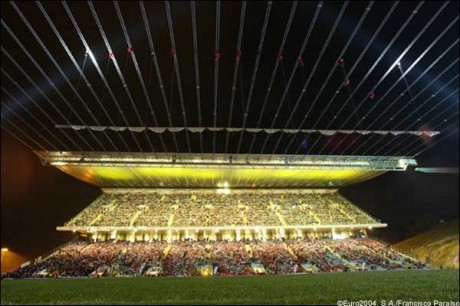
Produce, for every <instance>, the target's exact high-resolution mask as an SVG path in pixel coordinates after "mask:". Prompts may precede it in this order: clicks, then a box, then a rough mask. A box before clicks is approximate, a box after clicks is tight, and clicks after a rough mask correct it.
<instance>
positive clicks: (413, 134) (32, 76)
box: [1, 1, 458, 304]
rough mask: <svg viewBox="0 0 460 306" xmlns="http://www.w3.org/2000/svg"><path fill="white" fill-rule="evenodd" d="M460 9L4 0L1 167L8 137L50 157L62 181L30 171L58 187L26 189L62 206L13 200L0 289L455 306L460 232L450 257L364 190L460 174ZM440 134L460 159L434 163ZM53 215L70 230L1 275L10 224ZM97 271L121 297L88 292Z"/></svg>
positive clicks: (168, 299) (46, 164)
mask: <svg viewBox="0 0 460 306" xmlns="http://www.w3.org/2000/svg"><path fill="white" fill-rule="evenodd" d="M455 7H457V9H455ZM457 12H458V3H451V2H404V3H403V2H401V3H400V2H374V1H371V2H366V3H365V2H347V1H346V2H340V3H339V2H329V1H326V2H323V1H319V2H297V1H293V2H272V1H268V2H246V1H243V2H233V1H232V2H230V1H229V2H227V1H222V2H221V1H217V2H169V1H165V2H164V3H163V2H145V3H144V2H142V1H141V2H139V3H132V2H87V3H83V2H62V3H48V2H43V3H40V2H36V3H26V2H24V3H15V2H10V3H4V2H2V115H1V116H2V126H1V127H2V136H3V135H5V137H7V139H8V140H7V141H5V144H4V143H3V141H2V168H3V165H4V163H5V165H7V162H6V161H5V162H4V157H3V156H4V155H5V153H4V152H8V158H10V159H13V158H20V157H17V156H15V155H16V154H17V155H19V156H20V155H21V154H27V156H29V155H34V156H33V162H31V164H33V163H36V164H37V166H30V167H31V168H30V169H37V170H33V171H36V172H42V171H43V172H45V171H50V172H49V173H52V175H53V176H54V177H55V178H59V179H50V180H48V179H43V182H40V181H35V182H34V183H33V184H34V185H37V186H47V187H43V188H45V189H44V190H47V189H46V188H50V190H52V191H51V194H52V195H53V196H48V197H41V196H39V194H40V192H39V191H37V192H36V193H35V195H33V194H32V192H31V190H33V189H32V188H31V190H27V188H26V189H25V190H24V189H22V191H20V192H19V193H24V194H27V196H26V195H24V196H23V197H22V199H25V198H26V197H27V198H28V200H27V201H35V202H34V204H35V205H38V207H37V208H35V209H36V211H37V212H38V211H42V212H43V213H45V212H46V214H44V215H40V213H38V214H37V215H35V216H30V217H29V218H30V219H27V217H23V216H22V215H21V214H20V215H19V217H17V216H16V217H15V216H14V215H13V214H10V213H8V212H7V210H6V208H5V210H4V205H3V204H2V304H3V303H13V304H15V303H51V304H54V303H58V304H59V303H71V304H73V303H77V304H79V303H83V304H84V303H93V302H95V303H102V304H103V303H128V304H129V303H147V304H177V303H179V304H183V303H189V304H199V303H203V302H206V303H210V304H228V303H230V304H235V303H243V304H248V303H249V304H251V303H252V304H266V303H282V304H299V303H300V304H318V303H319V304H324V303H326V304H330V303H339V301H340V300H346V299H349V300H364V299H368V300H376V299H379V301H380V303H383V302H382V301H384V300H382V299H386V300H390V299H395V300H396V299H406V300H434V299H437V300H440V301H451V302H453V303H457V304H458V270H455V268H456V269H458V241H457V244H456V251H455V247H454V248H453V252H454V253H453V254H454V256H455V254H457V255H456V256H457V257H456V258H457V259H456V260H457V262H455V259H454V262H453V265H452V258H451V257H452V256H451V255H450V254H451V253H449V256H448V259H447V260H446V261H447V262H449V264H444V268H454V270H444V269H443V267H442V265H441V266H440V265H438V264H437V263H436V262H435V261H433V260H432V259H431V258H430V256H431V257H434V255H426V256H425V257H423V256H419V255H417V254H416V253H415V252H411V251H413V249H414V247H413V246H411V247H410V248H407V247H406V248H398V247H396V246H392V245H391V244H390V243H389V242H386V241H385V239H380V236H379V233H381V232H382V231H385V230H387V231H388V230H390V231H391V230H392V229H391V227H392V224H391V220H388V221H387V220H385V219H383V218H382V219H383V220H380V215H382V216H384V215H385V214H381V213H378V212H379V209H383V208H379V209H377V208H375V205H374V206H372V203H370V204H369V205H370V206H366V205H361V204H360V205H358V204H357V203H355V202H354V201H353V200H352V199H350V198H349V197H348V196H347V191H346V190H348V189H349V188H353V186H364V184H370V183H372V182H375V181H378V180H380V179H383V178H385V177H390V176H391V177H392V178H396V179H395V180H394V184H393V186H392V185H391V184H388V185H387V188H386V189H380V190H379V191H378V193H377V194H376V195H374V196H373V198H372V200H373V201H374V200H375V202H376V203H377V202H378V198H380V197H385V194H391V193H392V192H393V189H395V190H396V189H397V188H398V187H397V186H396V185H397V184H398V182H399V184H401V182H403V180H401V177H403V179H404V176H405V175H406V176H408V175H413V174H414V173H417V175H428V174H425V173H437V174H436V175H438V176H439V177H441V178H440V179H439V182H440V183H441V184H444V183H445V182H448V183H447V184H452V181H453V182H455V180H457V182H458V149H457V151H455V150H453V149H452V148H453V147H452V143H457V146H458V88H456V84H455V83H458V13H457ZM2 138H3V137H2ZM438 143H439V145H438ZM446 143H448V144H446ZM437 145H438V146H440V145H444V148H445V149H446V148H447V150H448V151H451V150H452V152H447V153H446V150H444V151H441V150H439V151H435V149H436V147H437ZM18 146H19V147H20V149H11V150H10V151H6V149H5V151H4V149H3V147H5V148H7V147H8V148H18ZM432 147H434V149H431V148H432ZM429 149H431V150H429ZM426 151H428V152H427V153H429V152H430V151H431V152H434V153H433V154H434V155H435V156H436V157H439V158H447V157H446V156H450V155H452V154H453V155H454V156H456V159H455V158H454V160H456V161H457V168H448V167H447V166H446V164H444V165H441V166H438V167H436V168H435V167H428V166H426V165H425V164H428V163H424V162H420V160H422V161H424V160H426V159H424V154H426V153H425V152H426ZM20 152H25V153H20ZM449 154H450V155H449ZM5 160H6V157H5ZM38 163H39V165H38ZM8 165H10V166H9V168H8V169H9V171H12V172H9V175H10V176H11V178H13V177H14V178H15V179H16V182H18V183H17V184H19V185H20V184H21V183H20V182H21V179H22V177H23V175H24V174H22V173H21V171H20V169H21V168H17V170H15V169H14V168H13V164H12V162H10V163H8ZM17 167H21V166H20V164H18V166H17ZM27 167H28V166H27ZM34 167H35V168H34ZM416 167H417V168H416ZM23 169H25V168H23ZM30 169H25V170H27V171H32V170H30ZM33 171H32V172H33ZM5 173H6V172H5ZM40 175H42V174H40ZM455 175H456V178H455ZM5 176H6V174H5ZM452 176H454V178H453V179H452ZM3 177H4V174H3V170H2V181H3ZM37 177H38V176H37ZM43 177H44V178H45V176H43ZM50 177H51V176H50ZM61 177H62V179H61ZM11 180H12V181H13V179H11ZM398 180H399V181H398ZM406 180H407V178H406ZM56 182H66V183H65V184H60V183H56ZM53 184H54V186H53ZM435 184H436V182H430V185H428V186H427V187H426V188H427V189H428V190H426V191H425V192H427V193H430V192H432V193H433V194H436V195H437V194H438V193H436V192H439V193H452V195H449V197H447V198H446V199H447V200H446V199H444V200H443V202H444V203H443V204H442V205H445V206H442V207H448V209H445V211H444V212H443V213H444V214H443V215H442V214H441V213H438V214H437V215H436V216H438V217H439V218H441V217H442V218H446V219H447V218H449V219H455V218H457V219H458V205H457V204H455V205H457V206H455V205H452V203H453V202H452V200H451V199H454V201H455V196H456V199H457V202H458V189H457V190H456V193H455V191H448V189H447V187H445V186H444V187H441V188H440V191H435V189H436V187H434V186H435ZM19 185H18V186H19ZM444 185H445V184H444ZM11 186H12V185H11ZM72 186H74V187H72ZM367 186H369V185H367ZM429 186H433V187H429ZM34 188H35V187H34ZM36 188H37V189H39V188H38V187H36ZM40 188H42V187H40ZM430 188H432V190H430ZM443 188H445V189H443ZM12 189H14V188H12ZM3 190H4V185H3V183H2V203H5V202H8V200H5V199H7V198H6V197H5V199H4V198H3ZM6 190H7V189H5V192H6ZM64 190H66V191H64ZM86 190H87V191H88V192H87V193H88V195H84V193H85V192H86ZM363 190H364V189H363ZM80 191H81V192H80ZM407 192H408V193H410V191H407ZM363 193H366V191H365V190H364V191H363ZM395 194H396V192H395ZM34 196H35V197H36V199H33V197H34ZM20 198H21V197H20V196H17V199H16V200H15V201H16V203H19V202H20V201H19V200H18V199H20ZM47 201H49V202H50V203H47ZM438 201H440V200H439V199H438ZM53 203H54V204H53ZM397 204H398V205H400V206H403V203H397ZM15 205H21V204H15ZM433 205H434V204H433ZM436 205H438V204H436ZM363 206H366V207H370V209H371V210H372V211H373V212H375V214H374V213H372V212H368V211H367V209H365V208H363ZM454 206H455V207H456V208H455V207H454ZM19 207H24V206H23V205H21V206H19ZM25 208H26V209H28V208H27V207H25ZM437 208H438V210H442V209H440V208H441V206H439V205H438V206H437ZM386 209H387V210H391V209H390V208H386ZM418 209H419V210H420V211H419V213H420V215H422V213H423V212H424V208H423V207H422V206H419V208H418ZM430 209H431V208H430ZM18 210H21V209H18ZM403 211H404V208H401V214H402V213H403ZM425 211H428V210H426V209H425ZM4 213H6V214H7V216H8V217H5V219H3V218H4V217H3V215H4ZM410 215H411V217H410V218H409V220H412V221H413V220H415V219H416V218H417V216H416V215H417V212H414V211H411V213H410ZM440 216H441V217H440ZM40 218H47V219H48V221H47V222H49V223H50V224H53V226H54V229H53V231H54V232H55V233H53V234H47V235H40V236H38V235H36V236H35V237H36V239H43V240H50V241H51V240H52V238H51V236H52V235H56V237H58V235H61V236H59V237H61V238H59V239H60V242H61V243H57V241H58V238H56V240H55V241H53V242H52V243H51V242H50V244H52V245H53V247H52V248H51V247H48V248H47V249H46V251H42V252H40V255H39V256H36V257H35V258H33V259H31V260H27V261H22V262H20V264H19V265H16V266H15V267H13V268H12V269H8V270H6V271H4V270H3V263H4V256H6V255H8V253H9V252H10V251H9V249H6V248H5V247H4V246H5V245H6V244H7V243H10V244H11V241H12V240H11V239H10V238H8V239H5V238H3V237H4V236H3V232H4V231H7V230H9V231H10V232H13V231H12V230H11V229H12V228H13V227H11V225H8V226H10V227H7V226H6V225H5V228H4V227H3V223H4V220H6V222H8V220H10V219H11V220H13V219H14V220H19V222H20V223H22V224H24V226H21V227H23V228H24V229H23V230H24V231H27V230H28V229H26V228H29V227H30V231H34V230H36V231H40V229H39V227H40V225H38V224H40V223H39V222H40V220H37V219H40ZM31 219H36V220H35V221H33V222H37V223H35V224H37V226H36V228H35V229H34V225H33V222H32V223H31V224H30V225H29V224H26V223H25V222H26V220H31ZM16 222H17V221H16ZM443 222H444V221H443ZM432 223H433V222H432ZM432 223H431V224H432ZM426 228H427V225H426V224H425V228H424V229H426ZM393 231H394V230H393ZM419 232H420V231H419ZM411 234H412V233H411ZM411 234H407V235H405V236H404V237H405V238H406V237H408V236H411ZM454 235H455V234H454ZM456 235H457V240H458V229H457V234H456ZM5 237H7V236H5ZM62 237H65V239H66V241H62V240H63V239H64V238H62ZM443 238H445V237H443ZM29 239H30V238H29ZM400 240H401V239H400ZM34 243H40V242H37V241H35V242H33V241H30V244H31V245H32V244H34ZM44 244H45V242H43V245H44ZM446 245H447V244H446ZM13 246H14V245H13ZM444 247H445V245H443V246H442V247H441V248H444ZM441 248H440V249H441ZM443 250H444V249H443ZM34 252H35V253H37V251H36V250H35V251H34ZM446 252H447V251H446ZM449 252H450V249H449ZM455 252H456V253H455ZM10 253H11V252H10ZM35 253H34V254H35ZM446 254H447V253H446ZM446 258H447V257H446ZM439 266H440V267H441V270H439V269H438V268H439ZM176 277H181V278H180V279H179V278H176ZM226 277H228V278H226ZM44 279H46V280H44ZM55 279H58V280H65V282H68V283H65V282H61V283H47V281H53V280H55ZM179 280H180V282H179ZM415 280H417V281H415ZM208 281H209V283H206V282H208ZM85 282H86V283H85ZM213 282H214V283H213ZM307 283H308V286H311V287H308V289H307V287H304V286H307V285H306V284H307ZM373 283H375V284H379V285H378V286H376V287H372V288H373V289H369V288H370V287H369V286H370V285H371V284H373ZM315 284H316V285H317V286H318V287H315ZM412 284H415V285H414V288H415V289H413V290H412V291H411V292H410V293H407V294H406V293H402V292H399V291H398V286H401V287H400V289H401V288H409V287H410V286H411V285H412ZM352 285H356V286H358V287H359V288H360V289H356V290H354V289H351V287H350V286H352ZM23 286H24V287H23ZM27 286H29V288H30V290H31V291H30V292H31V293H30V297H24V296H21V293H20V292H21V290H25V289H24V288H27ZM54 286H56V287H54ZM59 286H62V287H59ZM67 286H68V287H67ZM72 286H76V287H75V288H77V287H78V288H79V289H75V291H74V293H75V294H70V295H69V296H59V294H61V290H69V289H64V288H71V287H72ZM99 286H101V287H102V286H107V288H110V291H111V292H113V296H106V293H88V292H89V291H88V290H91V288H94V287H99ZM149 286H150V287H149ZM216 286H217V287H219V286H221V288H223V289H216V288H217V287H216ZM443 286H445V287H443ZM249 287H251V288H253V289H248V288H249ZM52 288H55V289H54V290H53V289H52ZM123 288H124V289H123ZM126 288H128V289H126ZM141 288H156V290H148V289H146V290H143V291H145V292H143V293H140V292H138V290H141ZM194 288H195V289H194ZM198 288H199V289H198ZM237 288H239V289H237ZM283 288H284V289H283ZM295 288H304V289H301V290H300V292H303V290H305V292H304V293H299V292H297V293H296V292H295V290H296V289H295ZM318 288H322V289H321V290H319V289H318ZM325 288H327V289H325ZM366 288H367V289H366ZM426 288H430V289H429V290H428V291H427V293H426V294H425V295H423V294H422V292H424V290H427V289H426ZM43 290H47V291H49V292H50V293H49V295H47V296H46V297H43V296H42V297H40V294H39V293H38V292H40V291H43ZM125 290H127V291H125ZM171 290H176V291H171ZM193 290H195V291H193ZM214 290H215V291H214ZM247 290H249V291H247ZM250 290H254V291H253V292H252V293H251V292H250ZM318 290H319V292H320V293H319V294H318V293H315V292H317V291H318ZM53 291H54V293H52V292H53ZM149 291H155V293H152V292H149ZM282 291H284V292H282ZM406 291H409V289H407V290H406V289H404V290H403V292H406ZM78 292H79V293H82V292H86V294H87V296H85V294H79V293H78ZM121 292H124V293H121ZM135 292H137V293H135ZM170 292H174V293H170ZM192 292H193V293H192ZM270 292H271V293H270ZM349 292H353V293H352V294H349ZM398 292H399V293H398ZM55 294H57V295H56V296H55ZM144 294H145V295H144ZM232 294H233V295H232ZM317 294H318V295H317ZM169 295H171V296H169ZM220 295H222V296H223V297H222V299H217V298H216V296H220ZM81 296H85V297H84V298H83V299H82V297H81ZM136 296H138V298H137V299H136ZM270 296H271V297H270ZM29 298H30V299H29Z"/></svg>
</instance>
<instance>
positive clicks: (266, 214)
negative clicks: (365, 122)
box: [66, 193, 377, 227]
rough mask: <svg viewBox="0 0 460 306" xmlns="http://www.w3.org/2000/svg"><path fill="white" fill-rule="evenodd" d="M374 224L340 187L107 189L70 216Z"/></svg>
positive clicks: (82, 220)
mask: <svg viewBox="0 0 460 306" xmlns="http://www.w3.org/2000/svg"><path fill="white" fill-rule="evenodd" d="M358 223H359V224H374V223H377V220H375V219H373V218H372V217H370V216H369V215H367V214H366V213H365V212H363V211H362V210H360V209H359V208H357V207H356V206H354V205H353V204H351V203H350V202H348V201H347V200H346V199H345V198H343V197H342V196H340V195H339V194H338V193H324V194H315V193H311V194H305V193H303V194H302V193H286V194H280V193H260V194H259V193H231V194H218V193H202V194H194V193H175V194H162V193H114V194H103V195H102V196H100V197H99V198H98V199H96V200H95V201H94V202H93V203H92V204H90V205H89V206H88V207H87V208H86V209H85V210H83V211H82V212H81V213H80V214H79V215H77V216H76V217H75V218H74V219H72V220H71V221H69V222H68V223H67V224H66V226H68V227H80V226H83V227H87V226H151V227H155V226H157V227H165V226H232V225H235V226H244V225H261V226H274V225H315V224H320V225H328V224H358Z"/></svg>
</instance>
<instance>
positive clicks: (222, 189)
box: [217, 188, 230, 194]
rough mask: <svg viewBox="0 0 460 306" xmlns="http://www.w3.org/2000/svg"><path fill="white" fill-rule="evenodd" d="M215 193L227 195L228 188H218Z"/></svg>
mask: <svg viewBox="0 0 460 306" xmlns="http://www.w3.org/2000/svg"><path fill="white" fill-rule="evenodd" d="M217 193H222V194H229V193H230V189H229V188H219V189H217Z"/></svg>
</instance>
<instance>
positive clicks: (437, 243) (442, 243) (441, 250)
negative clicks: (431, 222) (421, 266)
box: [394, 219, 459, 269]
mask: <svg viewBox="0 0 460 306" xmlns="http://www.w3.org/2000/svg"><path fill="white" fill-rule="evenodd" d="M458 226H459V222H458V219H456V220H451V221H449V222H446V223H443V224H439V225H437V226H435V227H434V228H432V229H431V230H429V231H426V232H424V233H421V234H419V235H416V236H414V237H411V238H409V239H407V240H404V241H402V242H399V243H397V244H395V245H394V247H395V248H396V249H398V250H401V251H403V252H405V253H406V254H408V255H411V256H412V257H415V258H417V259H420V260H421V261H423V262H425V263H428V264H430V265H432V266H433V267H441V266H442V267H444V268H454V267H455V268H457V269H458V263H457V264H456V265H455V266H454V258H455V257H458V255H459V241H458V240H459V234H458Z"/></svg>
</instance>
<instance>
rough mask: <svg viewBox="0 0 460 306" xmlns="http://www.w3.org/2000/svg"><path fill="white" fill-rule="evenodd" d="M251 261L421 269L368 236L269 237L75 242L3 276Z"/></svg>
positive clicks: (284, 266) (222, 271) (247, 264)
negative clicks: (256, 238)
mask: <svg viewBox="0 0 460 306" xmlns="http://www.w3.org/2000/svg"><path fill="white" fill-rule="evenodd" d="M252 264H259V265H262V266H263V267H264V268H265V270H266V272H267V273H269V274H292V273H299V272H302V271H307V270H303V269H302V267H303V266H314V267H315V268H316V269H317V271H321V272H331V271H360V270H389V269H421V268H426V266H425V265H423V264H421V263H420V262H417V261H415V260H413V259H411V258H409V257H407V256H405V255H403V254H401V253H398V252H397V251H395V250H394V249H392V248H390V247H389V246H387V245H385V244H382V243H380V242H377V241H374V240H371V239H367V238H366V239H344V240H331V239H324V240H303V239H290V240H271V241H257V240H250V241H226V240H223V241H207V240H205V241H190V240H186V241H173V242H171V243H167V242H165V241H151V242H126V241H122V242H114V241H112V242H83V241H80V242H74V243H71V244H68V245H66V246H64V247H62V248H60V249H58V250H57V251H55V252H54V253H52V254H51V255H50V256H48V257H47V258H45V259H43V260H40V261H39V262H35V263H33V264H32V265H29V266H26V267H24V268H22V269H20V270H17V271H15V272H12V273H9V274H8V275H6V276H7V277H13V278H20V277H38V276H48V277H50V276H55V277H57V276H59V277H80V276H96V275H97V276H117V275H121V276H139V275H144V272H145V271H146V268H147V267H158V269H159V271H160V273H159V274H160V275H166V276H195V275H199V267H200V266H203V265H211V266H212V267H213V273H214V272H215V274H218V275H245V274H252V273H253V271H252V270H251V267H252Z"/></svg>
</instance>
